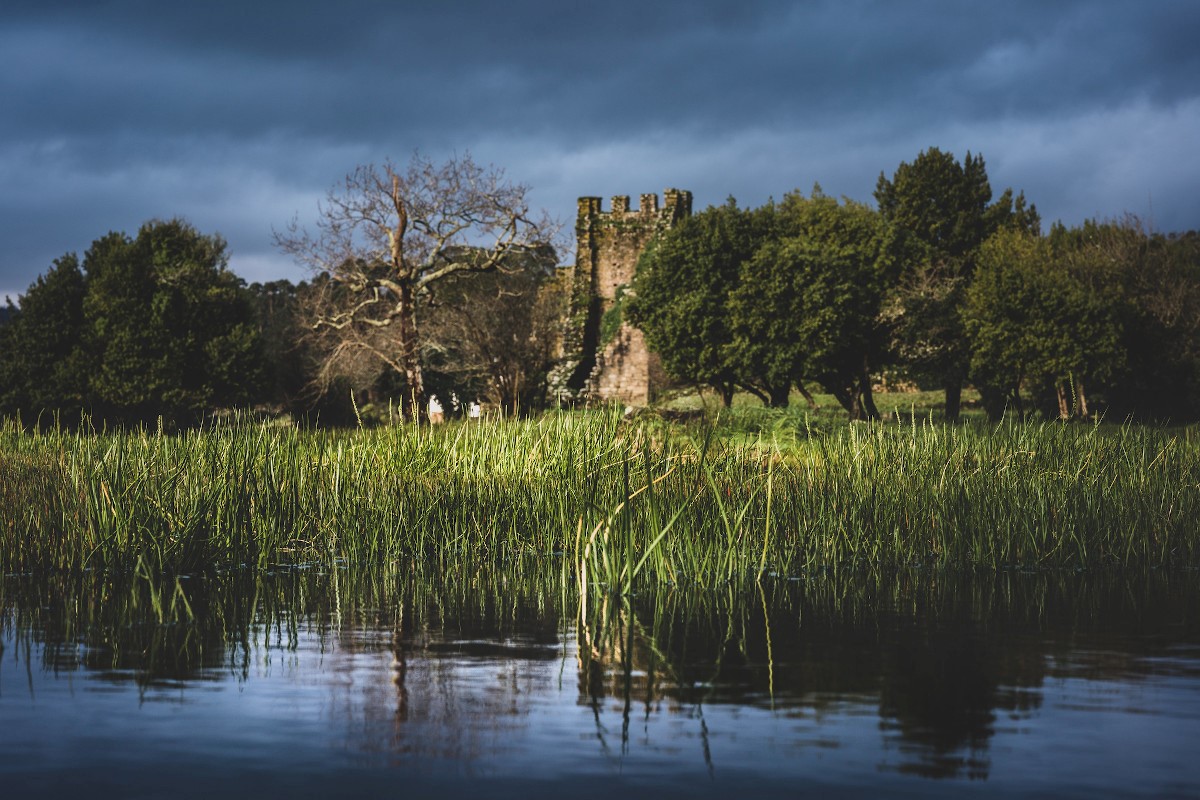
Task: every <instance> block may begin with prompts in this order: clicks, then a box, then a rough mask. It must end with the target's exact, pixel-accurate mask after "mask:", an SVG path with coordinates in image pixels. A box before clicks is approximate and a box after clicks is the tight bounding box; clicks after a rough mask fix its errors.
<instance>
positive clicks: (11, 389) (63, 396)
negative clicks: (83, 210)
mask: <svg viewBox="0 0 1200 800" xmlns="http://www.w3.org/2000/svg"><path fill="white" fill-rule="evenodd" d="M84 291H85V284H84V277H83V272H82V271H81V270H80V268H79V259H78V258H77V257H76V256H75V255H74V254H71V253H68V254H67V255H64V256H63V257H61V258H59V259H56V260H55V262H54V265H53V266H52V267H51V268H50V269H49V270H47V272H46V274H45V275H42V276H39V277H38V279H37V280H36V281H35V282H34V283H33V285H31V286H30V287H29V290H28V291H27V292H26V293H25V294H24V295H23V296H22V297H21V298H20V310H19V311H18V310H17V309H16V308H15V307H13V306H12V305H11V303H10V306H9V315H10V322H9V323H8V324H6V325H4V326H3V328H0V414H15V413H18V412H21V411H24V412H26V413H27V414H30V415H38V414H42V415H44V416H45V419H44V420H43V421H45V422H48V421H49V420H50V418H57V420H58V421H59V422H60V423H62V424H64V425H72V424H74V423H77V422H78V421H79V419H80V413H81V412H82V411H83V409H84V407H85V398H86V394H87V381H88V366H89V364H88V360H87V357H86V355H85V353H84V352H83V349H82V347H81V344H80V343H81V340H82V333H83V297H84Z"/></svg>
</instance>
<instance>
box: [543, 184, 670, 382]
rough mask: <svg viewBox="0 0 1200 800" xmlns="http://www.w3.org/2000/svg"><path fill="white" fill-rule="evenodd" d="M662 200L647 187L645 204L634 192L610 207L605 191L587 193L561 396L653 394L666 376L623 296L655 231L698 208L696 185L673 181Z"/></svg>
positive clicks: (579, 221) (578, 227)
mask: <svg viewBox="0 0 1200 800" xmlns="http://www.w3.org/2000/svg"><path fill="white" fill-rule="evenodd" d="M662 199H663V202H662V205H661V206H660V205H659V197H658V195H656V194H643V195H641V196H640V197H639V198H638V207H637V208H636V209H634V208H631V207H630V203H629V197H628V195H617V196H615V197H613V198H612V201H611V204H610V209H609V210H608V211H604V210H603V208H602V207H601V199H600V198H599V197H581V198H579V208H578V216H577V217H576V221H575V242H576V251H575V273H574V278H573V282H572V290H571V300H570V307H569V311H568V320H567V327H566V330H565V332H564V337H563V350H564V359H563V361H562V362H561V363H560V365H559V367H558V369H556V370H555V373H554V375H553V376H552V378H551V382H552V384H553V386H554V389H555V391H556V392H557V393H558V396H559V397H560V399H562V400H564V401H574V400H620V401H622V402H626V403H630V404H633V405H642V404H645V403H648V402H650V400H652V399H653V397H654V395H655V394H656V393H657V391H658V389H659V388H660V386H661V384H662V382H663V378H662V370H661V367H660V366H659V365H658V359H657V357H655V356H654V355H653V354H652V353H649V352H648V351H647V349H646V346H645V341H644V339H643V337H642V333H641V331H639V330H637V329H636V328H633V327H631V326H630V325H628V324H627V323H625V322H624V320H623V314H622V313H621V312H622V299H623V298H624V296H625V292H626V291H627V290H628V287H629V285H630V284H631V283H632V282H633V278H634V275H635V273H636V271H637V263H638V259H639V258H640V257H641V254H642V251H644V250H645V249H646V246H647V245H648V244H649V243H650V242H651V240H653V239H654V237H655V236H657V235H659V234H660V233H662V232H663V231H664V230H666V229H668V228H670V227H671V226H672V225H674V224H676V223H677V222H679V220H681V219H683V218H685V217H687V216H690V215H691V213H692V193H691V192H687V191H682V190H679V189H667V190H666V191H665V192H664V193H663V198H662Z"/></svg>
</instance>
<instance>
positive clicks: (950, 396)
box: [946, 380, 962, 422]
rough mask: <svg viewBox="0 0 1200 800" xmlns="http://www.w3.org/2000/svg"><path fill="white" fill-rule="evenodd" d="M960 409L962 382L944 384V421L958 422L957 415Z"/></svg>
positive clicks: (955, 381)
mask: <svg viewBox="0 0 1200 800" xmlns="http://www.w3.org/2000/svg"><path fill="white" fill-rule="evenodd" d="M961 409H962V381H959V380H954V381H950V382H948V383H947V384H946V421H947V422H958V414H959V411H960V410H961Z"/></svg>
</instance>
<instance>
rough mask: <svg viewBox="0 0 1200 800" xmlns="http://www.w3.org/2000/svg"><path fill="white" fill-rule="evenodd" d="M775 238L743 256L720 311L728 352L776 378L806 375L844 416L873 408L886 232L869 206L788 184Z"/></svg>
mask: <svg viewBox="0 0 1200 800" xmlns="http://www.w3.org/2000/svg"><path fill="white" fill-rule="evenodd" d="M778 231H779V235H780V238H778V239H776V240H774V241H770V242H767V243H766V244H764V245H763V246H762V247H760V248H759V250H758V251H757V252H756V253H755V254H754V256H753V257H752V258H751V259H749V260H748V261H747V262H745V264H744V265H743V268H742V270H741V273H740V276H739V283H738V286H737V287H736V289H735V290H734V291H733V292H732V295H731V299H730V303H729V312H730V322H729V325H730V328H731V330H732V332H733V343H732V347H731V350H732V352H733V354H734V357H735V358H734V360H735V361H737V362H739V363H744V364H752V365H754V368H755V369H756V370H759V371H760V372H762V373H763V374H766V375H769V376H770V377H771V379H772V380H773V381H775V382H777V383H780V384H783V385H793V384H795V385H801V384H802V383H803V381H804V380H815V381H817V382H818V383H820V384H821V386H822V388H824V389H825V390H826V391H828V392H830V393H831V394H833V395H834V397H836V398H837V400H838V402H839V403H840V404H841V405H842V406H843V407H844V408H845V409H846V410H847V412H848V413H849V414H850V417H851V418H852V419H867V418H873V417H878V411H877V410H876V409H875V405H874V403H873V401H872V398H871V379H870V372H871V359H872V353H873V351H876V350H877V342H878V338H879V329H878V317H879V310H880V305H881V302H882V298H883V292H884V290H885V288H886V287H887V285H888V284H889V281H890V279H891V264H892V261H891V258H890V252H889V250H890V240H889V236H888V232H887V228H886V227H885V226H884V225H883V223H882V220H881V219H880V217H879V215H878V213H877V212H875V211H873V210H872V209H870V208H868V207H867V206H864V205H862V204H859V203H854V202H852V201H849V200H847V201H845V202H843V203H839V202H838V201H837V200H836V199H834V198H832V197H828V196H826V195H824V194H822V193H821V190H820V187H816V188H814V190H813V193H812V196H811V197H809V198H806V197H804V196H803V195H802V194H800V193H798V192H797V193H792V194H789V195H788V196H787V197H785V199H784V201H783V203H782V204H781V205H780V208H779V225H778Z"/></svg>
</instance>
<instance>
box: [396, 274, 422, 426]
mask: <svg viewBox="0 0 1200 800" xmlns="http://www.w3.org/2000/svg"><path fill="white" fill-rule="evenodd" d="M396 310H397V315H396V316H397V319H396V325H397V331H398V334H399V344H400V364H401V366H403V367H404V404H403V405H404V418H405V419H407V420H409V421H412V422H416V423H418V424H423V423H425V422H428V421H429V398H428V397H427V396H426V395H425V376H424V373H422V371H421V353H420V346H419V345H418V343H417V315H416V304H415V303H414V301H413V290H412V286H411V285H410V284H409V283H407V282H405V283H403V284H402V285H401V289H400V297H399V301H398V302H397V304H396Z"/></svg>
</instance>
